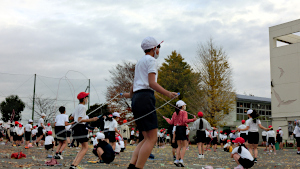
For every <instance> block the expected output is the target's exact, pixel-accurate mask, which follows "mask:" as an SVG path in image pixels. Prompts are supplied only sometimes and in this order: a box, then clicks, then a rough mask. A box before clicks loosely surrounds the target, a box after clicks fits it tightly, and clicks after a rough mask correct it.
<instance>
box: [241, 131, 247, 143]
mask: <svg viewBox="0 0 300 169" xmlns="http://www.w3.org/2000/svg"><path fill="white" fill-rule="evenodd" d="M240 136H241V137H242V138H243V139H244V140H245V142H246V141H247V140H248V137H247V134H246V133H241V135H240Z"/></svg>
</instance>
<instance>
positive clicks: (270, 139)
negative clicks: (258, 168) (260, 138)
mask: <svg viewBox="0 0 300 169" xmlns="http://www.w3.org/2000/svg"><path fill="white" fill-rule="evenodd" d="M269 128H270V130H269V131H267V140H268V144H269V155H271V152H272V146H273V151H274V155H276V149H275V141H276V140H275V138H276V133H275V132H274V130H273V127H272V126H271V125H270V126H269Z"/></svg>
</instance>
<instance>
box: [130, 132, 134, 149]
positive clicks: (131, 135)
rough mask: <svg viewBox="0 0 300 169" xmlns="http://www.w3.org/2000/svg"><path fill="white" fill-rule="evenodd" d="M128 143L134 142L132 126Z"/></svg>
mask: <svg viewBox="0 0 300 169" xmlns="http://www.w3.org/2000/svg"><path fill="white" fill-rule="evenodd" d="M129 143H130V145H133V144H134V128H131V132H130V142H129Z"/></svg>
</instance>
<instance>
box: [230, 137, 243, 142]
mask: <svg viewBox="0 0 300 169" xmlns="http://www.w3.org/2000/svg"><path fill="white" fill-rule="evenodd" d="M232 142H233V143H241V144H243V143H245V140H244V139H243V138H242V137H238V138H236V139H235V140H233V141H232Z"/></svg>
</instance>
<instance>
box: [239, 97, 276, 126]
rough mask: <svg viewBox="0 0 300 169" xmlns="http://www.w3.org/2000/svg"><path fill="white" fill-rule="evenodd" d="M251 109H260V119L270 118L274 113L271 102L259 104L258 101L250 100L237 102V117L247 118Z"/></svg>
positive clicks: (240, 118)
mask: <svg viewBox="0 0 300 169" xmlns="http://www.w3.org/2000/svg"><path fill="white" fill-rule="evenodd" d="M249 109H255V110H257V111H258V113H259V115H260V117H259V119H260V120H264V121H265V120H270V117H271V115H272V112H271V104H258V103H249V102H240V101H239V102H237V107H236V119H237V120H238V121H240V120H247V119H248V116H247V111H248V110H249Z"/></svg>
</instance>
